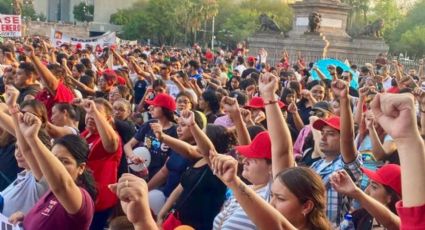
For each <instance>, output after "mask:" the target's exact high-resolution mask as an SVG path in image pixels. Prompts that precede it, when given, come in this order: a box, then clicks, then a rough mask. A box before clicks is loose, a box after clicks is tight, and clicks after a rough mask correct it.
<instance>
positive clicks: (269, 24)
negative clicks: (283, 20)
mask: <svg viewBox="0 0 425 230" xmlns="http://www.w3.org/2000/svg"><path fill="white" fill-rule="evenodd" d="M259 19H260V25H261V26H260V29H259V31H272V32H280V28H279V26H278V25H277V23H276V22H275V21H274V20H273V18H270V17H269V16H267V14H265V13H262V14H261V15H260V18H259Z"/></svg>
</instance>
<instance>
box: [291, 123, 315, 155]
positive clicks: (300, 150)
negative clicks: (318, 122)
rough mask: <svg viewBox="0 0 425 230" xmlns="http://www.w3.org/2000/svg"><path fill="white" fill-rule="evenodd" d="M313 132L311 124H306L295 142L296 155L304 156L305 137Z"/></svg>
mask: <svg viewBox="0 0 425 230" xmlns="http://www.w3.org/2000/svg"><path fill="white" fill-rule="evenodd" d="M310 133H311V125H306V126H304V128H303V129H301V131H300V133H299V134H298V137H297V140H296V141H295V143H294V156H295V157H297V156H301V157H302V156H303V146H304V142H305V138H306V137H307V136H308V135H309V134H310Z"/></svg>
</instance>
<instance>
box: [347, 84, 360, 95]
mask: <svg viewBox="0 0 425 230" xmlns="http://www.w3.org/2000/svg"><path fill="white" fill-rule="evenodd" d="M348 94H350V96H352V97H359V92H358V91H357V90H356V89H355V88H353V87H351V86H350V88H349V90H348Z"/></svg>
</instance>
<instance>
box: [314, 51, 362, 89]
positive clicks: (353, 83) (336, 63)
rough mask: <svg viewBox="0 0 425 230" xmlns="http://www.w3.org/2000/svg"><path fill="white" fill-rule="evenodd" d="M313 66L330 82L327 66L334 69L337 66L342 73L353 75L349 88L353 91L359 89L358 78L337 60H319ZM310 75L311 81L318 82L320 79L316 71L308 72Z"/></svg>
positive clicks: (330, 77)
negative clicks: (331, 66)
mask: <svg viewBox="0 0 425 230" xmlns="http://www.w3.org/2000/svg"><path fill="white" fill-rule="evenodd" d="M314 65H315V66H317V68H318V69H319V70H320V71H321V72H322V73H323V74H324V75H325V76H326V78H328V79H330V80H332V76H331V74H330V73H329V71H328V66H329V65H334V66H336V67H338V66H339V67H340V68H342V69H343V70H344V71H350V72H351V74H352V75H353V79H351V82H350V86H351V87H353V88H355V89H358V88H359V76H358V75H357V74H356V73H355V72H354V71H353V70H351V68H350V67H349V66H348V65H347V64H345V63H344V62H342V61H340V60H337V59H331V58H326V59H321V60H319V61H317V62H316V63H314ZM310 74H311V76H312V78H313V80H320V77H319V75H318V74H317V73H316V71H314V70H310Z"/></svg>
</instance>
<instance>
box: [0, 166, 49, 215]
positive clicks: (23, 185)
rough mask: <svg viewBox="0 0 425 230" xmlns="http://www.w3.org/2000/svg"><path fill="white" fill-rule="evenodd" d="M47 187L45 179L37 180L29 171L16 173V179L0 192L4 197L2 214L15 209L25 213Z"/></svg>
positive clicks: (12, 211)
mask: <svg viewBox="0 0 425 230" xmlns="http://www.w3.org/2000/svg"><path fill="white" fill-rule="evenodd" d="M48 189H49V186H48V184H47V181H46V180H45V179H44V178H43V179H41V180H40V181H38V182H37V181H36V179H35V177H34V175H33V174H32V172H31V171H27V170H24V171H22V172H20V173H18V176H17V178H16V180H15V181H13V182H12V183H11V184H10V185H9V186H7V188H5V189H4V190H3V191H2V192H0V195H1V196H2V197H3V199H4V205H3V212H2V214H3V215H5V216H7V217H10V215H12V214H13V213H15V212H17V211H21V212H23V213H24V214H26V213H27V212H28V211H29V210H30V209H31V208H33V207H34V205H35V204H36V203H37V201H38V200H39V199H40V198H41V197H42V196H43V195H44V194H45V193H46V192H47V190H48Z"/></svg>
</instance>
